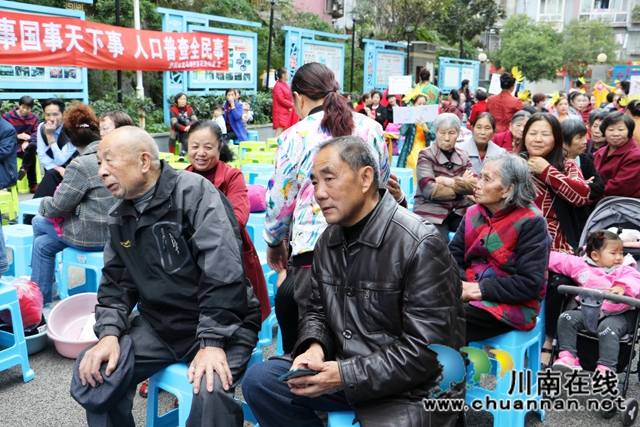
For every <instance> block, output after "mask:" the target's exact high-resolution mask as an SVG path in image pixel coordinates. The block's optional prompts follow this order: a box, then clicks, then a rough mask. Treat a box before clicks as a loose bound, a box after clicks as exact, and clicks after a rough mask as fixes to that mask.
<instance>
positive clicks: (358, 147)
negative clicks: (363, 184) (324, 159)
mask: <svg viewBox="0 0 640 427" xmlns="http://www.w3.org/2000/svg"><path fill="white" fill-rule="evenodd" d="M327 147H336V148H337V149H338V154H339V155H340V160H342V161H343V162H345V163H346V164H348V165H349V167H350V168H351V169H352V170H353V172H354V173H358V171H359V170H360V169H362V168H364V167H366V166H371V168H372V169H373V187H374V188H376V191H377V189H378V187H380V179H379V176H380V167H379V165H378V163H379V162H378V156H377V154H375V155H374V150H373V147H372V146H371V145H369V144H367V143H366V142H364V140H363V139H362V138H360V137H359V136H353V135H347V136H339V137H337V138H330V139H327V140H326V141H323V142H321V143H320V144H319V145H318V147H317V151H316V153H319V152H320V150H323V149H325V148H327Z"/></svg>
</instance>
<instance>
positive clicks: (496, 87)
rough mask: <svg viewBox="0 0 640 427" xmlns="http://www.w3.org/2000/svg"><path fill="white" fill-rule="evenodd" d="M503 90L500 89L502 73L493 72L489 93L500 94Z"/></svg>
mask: <svg viewBox="0 0 640 427" xmlns="http://www.w3.org/2000/svg"><path fill="white" fill-rule="evenodd" d="M501 91H502V89H500V74H491V83H490V84H489V93H490V94H492V95H495V94H498V93H500V92H501Z"/></svg>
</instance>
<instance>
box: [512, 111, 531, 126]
mask: <svg viewBox="0 0 640 427" xmlns="http://www.w3.org/2000/svg"><path fill="white" fill-rule="evenodd" d="M530 118H531V113H530V112H528V111H524V110H520V111H518V112H517V113H515V114H514V115H513V117H512V118H511V124H514V123H515V122H517V121H520V120H529V119H530Z"/></svg>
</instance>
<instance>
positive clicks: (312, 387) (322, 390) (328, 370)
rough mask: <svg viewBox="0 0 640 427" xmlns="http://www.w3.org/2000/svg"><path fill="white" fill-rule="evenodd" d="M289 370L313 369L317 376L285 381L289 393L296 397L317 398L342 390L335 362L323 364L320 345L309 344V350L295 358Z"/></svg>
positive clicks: (322, 353) (322, 352)
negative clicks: (289, 389)
mask: <svg viewBox="0 0 640 427" xmlns="http://www.w3.org/2000/svg"><path fill="white" fill-rule="evenodd" d="M291 369H292V370H293V369H313V370H314V371H318V374H317V375H308V376H304V377H298V378H293V379H290V380H289V381H287V383H288V384H289V387H290V388H291V391H292V392H293V393H294V394H297V395H298V396H307V397H318V396H321V395H323V394H327V393H333V392H334V391H338V390H342V388H343V387H342V378H341V377H340V370H339V369H338V363H337V362H325V361H324V351H323V350H322V346H320V344H317V343H315V344H311V346H310V347H309V349H308V350H307V351H306V352H304V353H302V354H301V355H300V356H298V357H296V359H295V360H294V361H293V364H292V365H291Z"/></svg>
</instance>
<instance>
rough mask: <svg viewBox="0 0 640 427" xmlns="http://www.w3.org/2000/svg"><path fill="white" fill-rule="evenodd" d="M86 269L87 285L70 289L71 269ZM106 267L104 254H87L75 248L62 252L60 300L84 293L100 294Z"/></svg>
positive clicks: (59, 285)
mask: <svg viewBox="0 0 640 427" xmlns="http://www.w3.org/2000/svg"><path fill="white" fill-rule="evenodd" d="M72 266H73V267H79V268H84V269H85V283H83V284H82V285H78V286H75V287H73V288H71V289H69V267H72ZM102 267H104V252H85V251H79V250H78V249H74V248H66V249H65V250H63V251H62V275H61V280H60V282H59V283H58V292H59V294H60V299H61V300H63V299H65V298H67V297H69V295H76V294H79V293H82V292H98V285H99V284H100V278H101V277H102Z"/></svg>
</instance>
